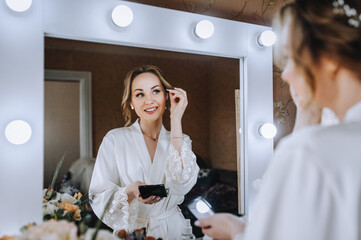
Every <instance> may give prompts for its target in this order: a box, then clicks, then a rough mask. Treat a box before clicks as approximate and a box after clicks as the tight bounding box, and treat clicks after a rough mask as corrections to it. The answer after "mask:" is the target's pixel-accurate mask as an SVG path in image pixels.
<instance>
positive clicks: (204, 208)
mask: <svg viewBox="0 0 361 240" xmlns="http://www.w3.org/2000/svg"><path fill="white" fill-rule="evenodd" d="M196 209H197V211H198V212H199V213H206V212H208V211H209V209H210V208H209V206H208V205H207V204H206V203H205V202H203V201H201V200H200V201H198V202H197V203H196Z"/></svg>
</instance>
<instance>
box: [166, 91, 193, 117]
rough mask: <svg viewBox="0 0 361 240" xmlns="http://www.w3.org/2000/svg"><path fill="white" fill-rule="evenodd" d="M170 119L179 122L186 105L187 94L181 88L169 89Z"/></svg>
mask: <svg viewBox="0 0 361 240" xmlns="http://www.w3.org/2000/svg"><path fill="white" fill-rule="evenodd" d="M168 91H169V98H170V104H171V107H170V117H171V119H178V120H181V119H182V117H183V114H184V111H185V110H186V108H187V105H188V99H187V92H186V91H184V90H183V89H181V88H174V89H169V90H168Z"/></svg>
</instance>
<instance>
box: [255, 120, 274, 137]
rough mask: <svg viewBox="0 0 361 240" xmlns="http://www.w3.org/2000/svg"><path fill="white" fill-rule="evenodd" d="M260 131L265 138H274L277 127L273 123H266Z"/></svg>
mask: <svg viewBox="0 0 361 240" xmlns="http://www.w3.org/2000/svg"><path fill="white" fill-rule="evenodd" d="M258 132H259V134H260V135H261V136H262V137H264V138H274V137H275V136H276V134H277V128H276V127H275V125H273V124H272V123H264V124H262V125H261V126H260V127H259V129H258Z"/></svg>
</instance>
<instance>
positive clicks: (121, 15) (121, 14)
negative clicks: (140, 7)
mask: <svg viewBox="0 0 361 240" xmlns="http://www.w3.org/2000/svg"><path fill="white" fill-rule="evenodd" d="M112 20H113V22H114V23H115V25H117V26H119V27H127V26H129V25H130V24H131V23H132V21H133V11H132V9H130V7H128V6H125V5H119V6H116V7H115V8H114V9H113V11H112Z"/></svg>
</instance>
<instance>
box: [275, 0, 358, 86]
mask: <svg viewBox="0 0 361 240" xmlns="http://www.w3.org/2000/svg"><path fill="white" fill-rule="evenodd" d="M346 1H347V4H348V5H349V6H350V7H351V8H355V9H356V11H357V12H358V13H361V4H360V2H359V1H358V0H346ZM348 20H349V17H348V16H347V15H346V14H335V12H334V7H333V4H332V0H317V1H315V0H295V1H293V2H290V3H287V4H286V5H284V6H283V7H282V8H281V9H280V10H279V11H278V14H277V15H276V17H275V21H274V24H273V25H274V29H275V31H276V33H277V34H278V35H279V36H281V34H282V33H283V31H284V30H285V29H287V31H288V35H287V37H286V38H282V37H281V38H279V43H278V44H277V45H276V48H278V49H276V51H275V52H276V60H277V61H278V62H282V56H281V54H282V52H283V50H284V48H286V49H287V50H288V52H289V57H290V58H291V59H292V60H293V61H294V62H295V64H296V66H297V69H298V70H300V72H301V73H302V75H303V76H304V77H305V80H306V82H307V84H308V85H309V86H310V88H311V90H312V92H314V91H315V89H316V86H315V85H316V84H315V77H314V75H313V73H312V67H315V66H316V67H317V64H318V63H319V62H320V59H321V57H327V58H329V59H332V60H333V61H335V62H337V63H338V64H339V65H340V66H341V67H344V68H346V69H349V70H350V71H352V72H353V73H355V74H356V76H357V77H358V78H359V79H361V71H360V66H361V55H360V52H361V26H359V27H354V26H351V25H350V24H348ZM305 54H309V56H310V60H309V59H305V58H304V56H305Z"/></svg>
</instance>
